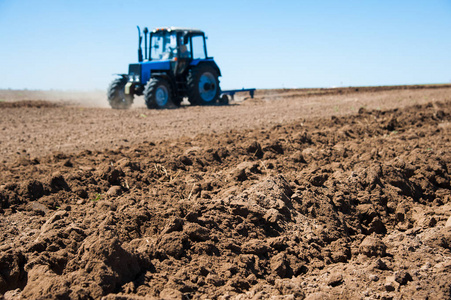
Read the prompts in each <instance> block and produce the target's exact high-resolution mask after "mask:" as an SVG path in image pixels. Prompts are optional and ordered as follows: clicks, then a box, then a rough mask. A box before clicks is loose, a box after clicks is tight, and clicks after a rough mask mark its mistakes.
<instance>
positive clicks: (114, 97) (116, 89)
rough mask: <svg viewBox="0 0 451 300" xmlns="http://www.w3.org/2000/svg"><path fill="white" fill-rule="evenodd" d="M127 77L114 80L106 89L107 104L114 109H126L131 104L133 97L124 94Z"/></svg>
mask: <svg viewBox="0 0 451 300" xmlns="http://www.w3.org/2000/svg"><path fill="white" fill-rule="evenodd" d="M127 81H128V78H127V76H123V77H121V78H116V79H115V80H113V81H112V82H111V84H110V86H109V87H108V93H107V96H108V102H109V103H110V106H111V107H112V108H114V109H128V108H130V106H132V104H133V95H132V94H125V90H124V89H125V85H126V84H127Z"/></svg>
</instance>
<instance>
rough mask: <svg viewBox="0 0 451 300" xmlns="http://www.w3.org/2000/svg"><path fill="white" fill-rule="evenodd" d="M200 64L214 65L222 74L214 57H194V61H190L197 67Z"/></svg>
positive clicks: (191, 64)
mask: <svg viewBox="0 0 451 300" xmlns="http://www.w3.org/2000/svg"><path fill="white" fill-rule="evenodd" d="M199 64H208V65H210V66H212V67H213V68H214V69H215V70H216V72H218V75H219V76H222V75H221V70H219V67H218V65H217V64H216V62H215V60H214V59H212V58H208V59H193V61H192V62H191V63H190V66H192V67H195V66H197V65H199Z"/></svg>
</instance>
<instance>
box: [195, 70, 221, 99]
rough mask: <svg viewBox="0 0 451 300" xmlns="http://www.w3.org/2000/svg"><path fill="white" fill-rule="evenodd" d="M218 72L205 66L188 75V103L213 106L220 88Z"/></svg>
mask: <svg viewBox="0 0 451 300" xmlns="http://www.w3.org/2000/svg"><path fill="white" fill-rule="evenodd" d="M218 77H219V76H218V72H217V71H216V70H215V69H214V68H213V67H211V66H209V65H207V64H201V65H198V66H197V67H195V68H193V69H192V70H191V71H190V73H189V74H188V78H187V83H188V101H189V102H190V103H191V104H193V105H214V104H216V102H217V101H218V98H219V93H220V88H219V79H218Z"/></svg>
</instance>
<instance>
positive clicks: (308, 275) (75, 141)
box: [0, 86, 451, 299]
mask: <svg viewBox="0 0 451 300" xmlns="http://www.w3.org/2000/svg"><path fill="white" fill-rule="evenodd" d="M365 89H366V88H358V90H357V91H356V89H355V88H352V89H351V88H349V89H347V90H346V91H344V90H343V89H334V90H332V91H331V90H324V91H321V90H319V91H321V93H319V92H318V93H319V94H314V93H313V94H312V93H310V94H309V93H308V92H306V91H307V90H267V91H265V90H263V91H258V93H257V94H256V98H255V99H246V101H244V102H243V101H237V102H234V103H233V104H232V105H231V106H227V107H183V108H181V109H177V110H163V111H153V110H146V109H144V108H142V106H140V104H139V103H137V105H136V106H137V107H136V108H134V109H131V110H128V111H116V110H112V109H102V108H86V107H85V106H80V105H78V106H77V105H75V104H74V103H72V104H71V105H67V104H66V103H65V102H62V103H59V102H58V103H57V104H55V103H54V102H45V101H44V102H43V103H41V102H31V104H30V102H22V101H20V100H30V99H13V98H7V99H6V100H8V101H6V102H0V115H1V119H0V132H2V134H1V136H0V145H1V148H0V150H1V155H2V157H3V162H2V161H0V214H1V215H0V226H1V227H0V228H2V231H1V233H0V295H1V294H3V295H4V296H3V297H4V298H5V299H21V298H30V299H36V298H58V299H64V298H76V299H90V298H102V297H105V299H199V298H200V299H207V298H208V299H215V298H218V299H267V298H270V297H273V298H274V299H303V298H307V299H450V298H451V219H450V216H451V191H450V190H451V174H450V172H451V152H450V149H451V141H450V138H451V89H450V88H449V87H448V86H440V87H436V86H429V87H424V86H418V87H412V88H409V87H397V88H393V87H381V88H379V89H378V88H367V90H365ZM340 90H342V92H339V91H340ZM311 91H313V90H311ZM36 99H43V98H42V97H39V98H38V97H36ZM241 99H242V98H241ZM9 100H15V102H12V101H9ZM44 100H46V99H44ZM51 100H53V99H51ZM238 100H240V99H238ZM18 101H19V102H18ZM39 103H40V104H39Z"/></svg>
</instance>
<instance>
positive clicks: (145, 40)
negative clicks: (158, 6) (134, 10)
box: [143, 27, 150, 60]
mask: <svg viewBox="0 0 451 300" xmlns="http://www.w3.org/2000/svg"><path fill="white" fill-rule="evenodd" d="M143 32H144V59H146V60H147V33H148V32H149V30H148V29H147V27H144V29H143ZM149 49H150V47H149ZM149 58H150V53H149Z"/></svg>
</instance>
